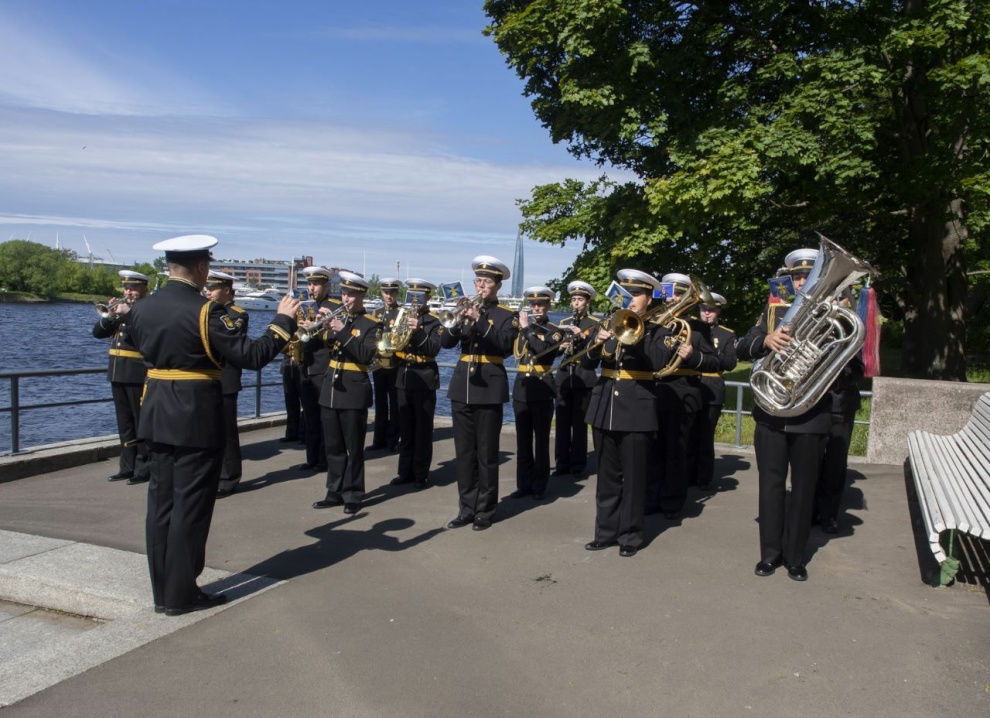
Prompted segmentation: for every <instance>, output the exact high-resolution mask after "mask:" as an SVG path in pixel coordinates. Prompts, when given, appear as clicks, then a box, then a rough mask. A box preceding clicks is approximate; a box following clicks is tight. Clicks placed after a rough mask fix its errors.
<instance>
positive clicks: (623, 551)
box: [619, 546, 639, 558]
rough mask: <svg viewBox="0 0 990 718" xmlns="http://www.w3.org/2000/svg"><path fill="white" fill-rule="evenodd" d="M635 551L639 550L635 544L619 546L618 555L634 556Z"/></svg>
mask: <svg viewBox="0 0 990 718" xmlns="http://www.w3.org/2000/svg"><path fill="white" fill-rule="evenodd" d="M637 551H639V549H638V548H636V547H635V546H621V547H620V548H619V555H620V556H624V557H625V558H629V557H630V556H635V555H636V552H637Z"/></svg>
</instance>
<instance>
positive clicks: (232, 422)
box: [220, 394, 241, 489]
mask: <svg viewBox="0 0 990 718" xmlns="http://www.w3.org/2000/svg"><path fill="white" fill-rule="evenodd" d="M223 441H224V443H223V468H222V469H221V471H220V481H221V482H223V484H224V485H223V486H222V487H221V488H223V489H232V488H234V486H236V485H237V481H238V479H240V478H241V434H240V431H238V429H237V394H224V395H223Z"/></svg>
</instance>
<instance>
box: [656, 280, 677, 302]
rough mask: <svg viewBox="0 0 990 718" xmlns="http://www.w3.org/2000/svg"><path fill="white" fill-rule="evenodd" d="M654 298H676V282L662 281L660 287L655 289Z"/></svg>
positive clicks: (665, 299) (664, 299)
mask: <svg viewBox="0 0 990 718" xmlns="http://www.w3.org/2000/svg"><path fill="white" fill-rule="evenodd" d="M653 298H654V299H659V300H660V301H662V302H665V301H667V300H668V299H673V298H674V283H673V282H661V284H660V289H654V290H653Z"/></svg>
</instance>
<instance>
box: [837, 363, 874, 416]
mask: <svg viewBox="0 0 990 718" xmlns="http://www.w3.org/2000/svg"><path fill="white" fill-rule="evenodd" d="M865 371H866V367H865V366H864V365H863V359H862V357H860V356H859V355H857V356H854V357H853V358H852V359H850V360H849V362H848V363H847V364H846V365H845V366H844V367H842V371H841V372H839V376H838V377H836V379H835V381H834V382H832V386H830V387H829V390H828V396H829V397H831V399H832V413H833V414H855V413H856V412H857V411H859V407H860V406H861V404H862V397H861V396H860V393H859V382H860V380H861V379H862V378H863V374H864V372H865Z"/></svg>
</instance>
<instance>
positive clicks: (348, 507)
mask: <svg viewBox="0 0 990 718" xmlns="http://www.w3.org/2000/svg"><path fill="white" fill-rule="evenodd" d="M360 510H361V504H344V513H345V514H356V513H357V512H358V511H360Z"/></svg>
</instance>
